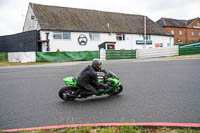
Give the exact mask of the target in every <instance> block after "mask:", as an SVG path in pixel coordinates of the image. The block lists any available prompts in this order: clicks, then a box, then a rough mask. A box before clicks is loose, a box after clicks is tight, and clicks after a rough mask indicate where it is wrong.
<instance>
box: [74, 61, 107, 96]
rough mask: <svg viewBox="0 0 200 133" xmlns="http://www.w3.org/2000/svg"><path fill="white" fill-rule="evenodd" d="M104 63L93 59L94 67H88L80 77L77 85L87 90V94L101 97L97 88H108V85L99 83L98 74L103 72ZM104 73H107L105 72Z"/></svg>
mask: <svg viewBox="0 0 200 133" xmlns="http://www.w3.org/2000/svg"><path fill="white" fill-rule="evenodd" d="M101 67H102V61H101V60H100V59H93V61H92V65H88V66H87V67H86V68H85V69H84V70H83V71H82V72H81V73H80V74H79V76H78V78H77V83H78V85H79V86H80V87H81V88H84V89H85V90H87V92H86V93H88V94H91V95H93V94H94V95H99V94H100V91H99V90H98V89H96V88H106V87H108V85H106V84H102V83H99V82H98V77H97V72H101V71H102V70H101ZM102 72H104V73H105V72H106V71H105V70H103V71H102Z"/></svg>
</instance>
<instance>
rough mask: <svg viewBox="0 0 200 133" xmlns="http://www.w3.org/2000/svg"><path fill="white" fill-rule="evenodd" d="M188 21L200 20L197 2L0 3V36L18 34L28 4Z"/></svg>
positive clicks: (85, 0) (10, 0) (71, 0)
mask: <svg viewBox="0 0 200 133" xmlns="http://www.w3.org/2000/svg"><path fill="white" fill-rule="evenodd" d="M29 2H32V3H38V4H45V5H56V6H64V7H73V8H84V9H94V10H100V11H111V12H120V13H128V14H139V15H146V16H148V17H149V18H150V19H152V20H153V21H154V22H156V21H157V20H158V19H160V18H161V17H166V18H174V19H182V20H188V19H193V18H196V17H200V0H0V36H2V35H10V34H15V33H19V32H22V28H23V24H24V20H25V16H26V12H27V9H28V3H29Z"/></svg>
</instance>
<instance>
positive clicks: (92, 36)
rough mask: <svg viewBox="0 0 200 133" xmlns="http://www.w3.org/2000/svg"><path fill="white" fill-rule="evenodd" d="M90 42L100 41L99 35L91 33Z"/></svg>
mask: <svg viewBox="0 0 200 133" xmlns="http://www.w3.org/2000/svg"><path fill="white" fill-rule="evenodd" d="M89 37H90V40H92V41H100V34H99V33H89Z"/></svg>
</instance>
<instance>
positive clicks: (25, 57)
mask: <svg viewBox="0 0 200 133" xmlns="http://www.w3.org/2000/svg"><path fill="white" fill-rule="evenodd" d="M8 61H9V62H21V63H27V62H36V56H35V52H9V53H8Z"/></svg>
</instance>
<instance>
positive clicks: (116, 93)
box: [108, 85, 123, 96]
mask: <svg viewBox="0 0 200 133" xmlns="http://www.w3.org/2000/svg"><path fill="white" fill-rule="evenodd" d="M122 90H123V86H122V85H120V86H118V87H117V88H116V89H113V90H112V91H111V92H109V93H108V95H110V96H114V95H118V94H119V93H121V92H122Z"/></svg>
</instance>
